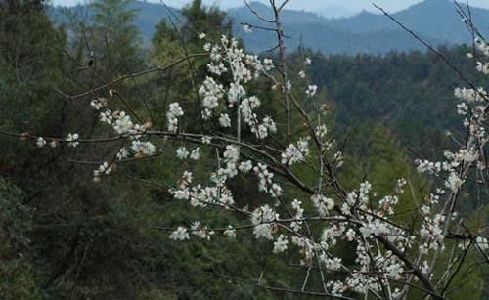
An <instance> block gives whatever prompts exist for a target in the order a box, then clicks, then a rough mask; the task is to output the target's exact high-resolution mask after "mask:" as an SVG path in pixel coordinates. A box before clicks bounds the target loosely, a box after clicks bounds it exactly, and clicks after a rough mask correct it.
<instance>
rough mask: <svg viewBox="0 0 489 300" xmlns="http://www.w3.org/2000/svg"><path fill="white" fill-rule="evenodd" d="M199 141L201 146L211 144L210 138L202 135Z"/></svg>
mask: <svg viewBox="0 0 489 300" xmlns="http://www.w3.org/2000/svg"><path fill="white" fill-rule="evenodd" d="M200 141H201V143H202V144H205V145H209V144H210V143H211V137H209V136H206V135H204V136H203V137H202V138H201V140H200Z"/></svg>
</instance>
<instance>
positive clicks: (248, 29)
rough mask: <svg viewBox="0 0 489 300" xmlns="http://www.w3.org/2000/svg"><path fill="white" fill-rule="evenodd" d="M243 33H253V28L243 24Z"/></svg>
mask: <svg viewBox="0 0 489 300" xmlns="http://www.w3.org/2000/svg"><path fill="white" fill-rule="evenodd" d="M243 32H244V33H252V32H253V28H252V27H251V26H250V25H248V24H244V25H243Z"/></svg>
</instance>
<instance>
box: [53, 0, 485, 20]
mask: <svg viewBox="0 0 489 300" xmlns="http://www.w3.org/2000/svg"><path fill="white" fill-rule="evenodd" d="M52 1H54V4H55V5H64V6H71V5H75V4H78V3H87V2H88V0H52ZM148 1H151V2H159V0H148ZM161 1H163V2H164V3H165V4H167V5H169V6H173V7H177V8H180V7H182V6H184V5H185V4H188V3H189V2H191V0H161ZM247 1H248V2H251V1H256V0H247ZM259 1H262V2H265V3H266V2H268V1H267V0H259ZM277 1H283V0H277ZM421 1H423V0H290V3H289V4H288V5H287V7H288V8H289V9H297V10H306V11H312V12H316V13H318V14H322V15H325V16H328V17H346V16H350V15H354V14H356V13H359V12H361V11H362V10H367V11H371V12H376V10H375V8H373V6H372V2H375V3H376V4H378V5H380V6H381V7H382V8H384V9H386V10H387V11H389V12H396V11H400V10H403V9H406V8H408V7H409V6H411V5H414V4H416V3H419V2H421ZM465 1H466V0H460V2H462V3H465ZM468 1H469V4H470V5H471V6H475V7H482V8H487V9H489V0H468ZM203 2H204V3H205V4H206V5H212V4H216V5H218V6H219V7H221V8H222V9H229V8H233V7H239V6H243V0H203Z"/></svg>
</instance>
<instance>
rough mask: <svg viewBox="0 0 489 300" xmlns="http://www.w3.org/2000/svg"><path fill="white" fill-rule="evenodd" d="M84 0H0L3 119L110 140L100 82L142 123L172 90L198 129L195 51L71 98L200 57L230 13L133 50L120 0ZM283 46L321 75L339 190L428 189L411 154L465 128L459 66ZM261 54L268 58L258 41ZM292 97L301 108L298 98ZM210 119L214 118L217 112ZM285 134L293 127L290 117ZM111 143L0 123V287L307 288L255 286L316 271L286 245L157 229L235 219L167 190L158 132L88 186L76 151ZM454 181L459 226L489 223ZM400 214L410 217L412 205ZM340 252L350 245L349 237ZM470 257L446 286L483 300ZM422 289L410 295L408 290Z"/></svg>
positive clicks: (166, 292) (432, 153)
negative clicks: (367, 186) (83, 16)
mask: <svg viewBox="0 0 489 300" xmlns="http://www.w3.org/2000/svg"><path fill="white" fill-rule="evenodd" d="M91 5H92V10H93V12H94V14H93V16H91V18H90V19H89V21H88V22H87V21H86V20H80V19H79V18H78V16H76V15H67V16H66V18H65V20H66V21H65V22H64V23H63V24H62V25H55V24H54V23H53V22H52V21H51V20H50V18H49V17H48V15H47V13H46V9H45V8H44V7H43V6H42V5H41V4H36V3H32V2H29V1H13V2H7V3H4V2H0V70H2V72H1V73H0V115H1V118H0V130H1V131H2V132H4V133H5V132H19V133H23V132H26V133H35V134H38V135H42V136H65V135H66V134H67V133H69V132H77V133H79V134H80V135H82V136H85V137H91V136H107V137H108V136H109V131H108V130H107V129H106V128H104V127H103V126H100V125H99V124H98V122H97V119H98V114H97V113H95V112H94V111H93V110H91V109H90V107H89V105H88V104H89V102H90V101H91V100H92V99H93V98H96V97H109V94H110V97H111V99H112V100H111V101H114V102H116V103H118V105H120V106H121V107H124V106H126V105H127V106H128V107H131V108H132V109H133V111H132V113H133V115H134V116H136V118H137V117H138V116H141V117H140V118H141V119H142V120H139V121H140V122H142V123H144V122H152V123H154V124H155V125H156V126H160V125H161V126H162V127H164V126H165V125H164V124H165V122H166V121H165V115H166V110H167V107H168V104H169V103H171V102H173V101H175V99H178V101H180V103H182V106H183V107H184V109H185V111H186V112H188V114H189V115H190V117H189V118H188V119H187V121H186V122H187V124H188V125H189V126H199V124H197V123H198V122H193V120H195V118H194V119H193V118H192V116H194V117H195V116H197V115H198V114H199V111H198V108H196V107H195V105H194V104H193V103H194V100H195V99H196V98H197V97H198V92H197V93H196V91H195V89H194V88H193V86H194V85H195V82H200V81H202V80H203V79H204V78H205V65H206V61H205V59H204V58H200V57H196V58H194V59H192V60H188V61H186V62H185V63H183V64H179V65H175V66H174V67H170V68H163V67H162V68H161V70H159V71H158V72H153V73H149V74H148V75H146V76H137V77H136V76H134V77H132V78H130V79H129V80H125V81H123V82H121V83H118V84H117V85H114V86H113V87H111V88H107V89H100V90H96V91H94V92H91V93H90V94H89V95H87V96H85V97H78V98H72V97H71V96H73V95H79V94H82V93H84V92H85V91H87V90H91V89H93V88H95V87H98V86H101V85H103V84H105V83H107V82H110V81H111V80H114V79H116V78H119V77H121V76H123V75H126V74H136V73H138V72H141V71H144V70H147V69H148V68H152V67H155V66H168V65H171V64H172V63H173V62H174V61H175V60H177V59H178V58H181V57H185V56H188V55H189V54H194V53H200V52H201V48H202V42H201V40H200V39H199V34H200V32H201V31H202V28H205V32H206V34H207V37H208V38H210V39H219V37H220V36H221V35H222V34H231V33H232V32H233V29H232V26H231V23H230V22H229V18H228V17H227V16H226V14H225V13H224V12H221V11H219V10H218V9H216V8H207V7H202V6H201V4H200V1H194V3H193V4H192V5H190V6H188V7H186V8H185V9H184V10H183V11H182V12H181V14H182V15H183V16H184V18H185V22H184V24H183V25H179V26H175V25H174V24H172V23H171V22H170V21H168V18H165V21H162V22H161V23H160V24H158V26H157V29H156V32H155V34H154V36H153V38H152V41H151V46H150V47H144V46H143V45H144V43H143V42H142V37H141V35H140V33H139V32H138V30H137V27H136V26H135V25H134V20H135V16H136V14H137V11H135V10H131V9H130V8H129V7H131V6H130V5H131V2H130V0H97V1H94V2H93V4H91ZM170 20H171V18H170ZM244 47H245V48H246V44H244ZM289 50H293V52H291V53H290V55H289V56H288V57H287V60H288V61H289V62H290V64H291V65H292V66H297V65H298V64H299V62H300V61H302V60H303V59H304V57H306V56H307V57H310V58H311V60H312V61H313V62H314V64H312V65H311V67H310V73H311V80H312V81H313V82H315V83H316V84H317V85H318V86H319V91H320V99H321V101H322V104H324V105H325V109H327V110H329V111H330V116H331V118H330V120H328V123H329V124H330V125H329V126H330V127H331V128H332V130H333V131H334V135H335V136H337V142H338V144H339V146H340V147H341V149H342V150H343V151H344V153H345V162H348V164H347V163H345V165H348V167H345V169H344V170H343V171H342V173H341V174H340V176H341V177H342V178H343V180H344V181H346V182H347V184H348V186H350V187H352V188H353V187H354V186H357V185H358V184H359V183H361V182H362V181H363V180H365V178H368V180H369V181H370V182H372V184H373V185H374V186H375V187H376V189H377V191H379V192H384V191H385V192H386V193H387V192H389V190H390V189H391V186H390V183H389V181H388V180H387V179H388V178H392V177H395V176H402V177H405V178H408V179H409V180H410V183H411V186H410V193H412V194H413V195H418V196H419V197H422V196H423V195H424V194H426V193H427V190H428V189H429V187H430V186H431V185H432V181H431V180H430V179H428V178H426V177H424V176H422V175H420V174H418V172H417V171H416V167H415V165H414V163H413V162H414V160H415V159H416V158H419V157H428V158H431V159H435V158H436V157H438V156H440V154H441V152H440V149H450V148H451V147H453V145H452V139H453V138H457V139H458V138H459V137H461V136H463V128H462V126H461V125H460V128H457V127H456V126H455V127H454V125H453V124H461V122H460V116H458V115H457V114H456V111H455V110H454V107H455V105H456V103H457V102H456V99H455V98H454V97H453V90H454V88H455V87H457V86H459V85H460V81H461V80H460V77H459V76H458V74H457V73H456V72H454V71H453V69H452V68H451V67H450V66H449V65H447V64H446V63H445V62H444V61H443V60H441V59H440V57H439V55H437V54H434V53H427V52H409V53H396V52H392V53H388V54H386V55H383V56H373V55H356V56H347V55H324V54H321V53H318V52H314V51H311V50H308V49H303V48H298V49H289ZM439 52H440V53H441V54H442V55H443V56H444V57H446V58H447V59H448V60H449V61H450V62H451V63H452V64H453V65H454V66H456V67H457V68H460V70H461V71H462V72H463V73H464V74H467V76H468V77H470V78H471V79H472V80H474V81H475V82H478V83H481V84H482V83H484V80H485V79H484V78H483V77H482V76H481V75H480V73H477V72H476V71H475V70H473V66H471V65H470V64H468V63H467V58H466V53H467V47H466V46H456V47H452V48H440V49H439ZM263 56H264V57H270V58H272V59H274V56H273V54H270V53H268V52H264V53H263ZM298 71H299V69H292V70H290V74H291V75H290V76H291V77H294V80H296V81H297V82H298V84H297V87H296V86H294V88H297V89H299V90H302V89H303V86H301V84H303V85H305V84H306V83H305V82H303V79H301V78H299V77H298V76H297V75H296V74H297V72H298ZM254 89H255V91H256V93H257V94H258V95H260V97H261V98H262V99H268V100H269V101H267V102H266V103H264V107H265V110H266V111H268V112H270V113H275V114H280V111H281V104H280V103H281V102H280V101H278V100H276V99H277V96H276V95H275V94H274V93H273V90H271V89H270V88H269V82H265V81H263V82H257V83H256V84H255V87H254ZM274 99H275V100H276V101H274ZM303 104H304V106H305V107H306V108H309V109H310V111H312V110H313V107H311V105H310V104H309V103H303ZM210 130H214V131H218V130H220V129H219V127H218V126H217V124H214V127H212V128H211V129H210ZM293 131H294V132H302V131H304V128H303V126H302V124H301V123H300V122H297V123H296V124H295V126H294V128H293ZM448 131H450V132H448ZM116 143H118V141H115V142H113V143H109V144H90V145H88V146H84V147H82V148H76V149H71V148H69V147H65V146H60V147H57V148H54V149H39V148H38V147H36V145H35V144H32V143H29V142H28V141H26V140H25V139H23V138H22V137H20V138H19V137H13V136H10V135H7V134H3V135H0V144H1V145H2V146H1V147H0V176H1V177H0V240H1V242H0V298H2V299H296V298H301V299H302V298H303V299H309V298H313V295H307V294H291V293H287V292H285V291H283V290H280V289H267V288H263V286H273V287H279V288H284V289H286V288H292V289H298V290H300V288H301V285H302V282H303V281H304V276H305V273H306V272H309V271H310V272H311V273H313V274H314V273H316V272H318V271H317V270H315V269H312V270H305V269H304V268H303V267H301V266H300V265H298V263H297V261H298V258H297V254H294V253H290V254H287V255H285V256H277V255H275V254H272V252H271V248H272V247H273V245H271V244H270V243H268V242H267V241H262V240H259V239H253V238H250V237H251V236H252V233H251V232H248V233H246V232H245V233H243V234H241V235H239V236H238V237H237V240H236V241H231V242H230V241H228V240H224V239H216V240H213V241H212V242H207V241H206V240H190V241H186V242H183V243H180V242H175V241H173V240H170V239H168V235H169V233H170V231H169V229H171V228H174V227H175V226H177V225H178V224H180V223H181V222H185V221H186V220H187V218H188V217H189V215H190V216H195V217H200V216H201V215H202V214H206V218H207V219H208V220H209V219H210V220H214V222H215V223H216V224H223V223H226V222H227V221H228V220H227V219H228V218H234V217H232V216H229V215H222V214H220V213H219V212H212V211H209V212H203V211H202V210H198V209H194V208H189V207H188V205H186V204H185V203H182V202H181V201H177V200H175V199H173V197H172V196H171V195H170V193H169V192H168V190H169V189H170V188H171V187H172V186H173V185H174V184H175V182H177V181H178V179H179V177H178V176H179V174H178V170H179V169H181V168H182V164H186V162H182V161H178V160H176V159H175V158H174V153H175V150H176V149H177V147H178V144H176V143H175V144H168V143H165V142H164V141H161V145H162V147H163V148H164V149H165V151H164V152H163V153H162V154H161V155H160V156H159V157H158V158H157V159H148V160H143V161H139V162H138V163H137V164H136V163H131V162H128V163H127V164H124V165H120V166H118V168H117V170H116V171H114V174H112V175H111V176H109V177H107V178H104V179H103V180H102V182H99V183H95V182H94V181H93V180H92V169H93V166H91V165H88V164H86V163H84V162H88V161H92V160H100V158H101V157H102V158H106V159H110V157H111V155H113V153H112V152H111V151H110V150H111V149H112V147H114V146H115V144H116ZM166 150H167V151H166ZM212 155H213V154H212V153H203V158H202V161H201V164H199V165H198V166H196V167H193V172H194V174H195V176H196V177H197V178H198V177H205V176H207V175H206V173H205V167H206V165H207V164H210V157H211V156H212ZM206 160H209V161H206ZM301 172H303V173H304V174H302V175H303V176H305V177H307V176H310V177H312V176H314V175H313V174H307V170H302V171H301ZM233 184H234V185H235V186H236V187H239V191H241V192H238V193H237V194H236V193H235V198H236V201H237V203H239V204H240V205H241V206H245V205H249V206H253V205H254V202H256V201H259V200H258V199H259V197H260V196H259V194H258V192H255V191H254V190H253V189H251V188H250V186H251V185H252V184H254V183H253V182H251V183H250V182H249V181H245V180H241V179H236V180H235V181H234V182H233ZM464 193H465V194H463V195H462V196H461V197H462V198H463V199H464V201H463V205H462V212H463V214H464V215H465V216H467V219H469V220H470V221H469V226H474V227H476V226H479V227H480V226H485V225H487V220H488V213H489V211H488V206H487V205H488V204H489V203H488V202H487V197H484V193H483V192H482V191H480V190H479V189H478V187H477V186H476V185H474V186H471V188H469V189H467V191H466V192H464ZM476 194H477V195H478V196H474V195H476ZM403 199H404V198H403ZM399 206H400V207H399V211H409V210H412V209H413V207H415V204H414V203H413V201H412V200H411V198H410V197H407V196H406V198H405V199H404V200H403V201H401V202H400V204H399ZM396 218H399V219H403V218H406V220H408V222H412V223H413V224H416V222H418V220H417V219H416V217H415V216H413V215H412V214H405V215H404V214H402V213H401V214H399V216H396ZM223 219H224V220H223ZM411 219H412V220H411ZM229 221H233V222H236V223H239V222H240V220H239V219H233V220H229ZM413 226H415V225H413ZM338 251H342V252H344V253H349V251H351V250H350V249H349V247H348V245H346V244H345V245H344V246H341V245H340V249H339V250H338ZM467 261H468V262H469V263H467V264H466V266H464V268H463V270H462V271H461V272H460V273H459V275H457V276H456V277H455V278H454V279H453V280H454V282H455V283H454V284H453V286H454V288H453V289H452V290H450V291H449V296H450V297H449V298H450V299H468V298H467V295H471V296H470V299H487V298H489V286H488V285H489V281H488V280H487V278H489V274H488V273H487V271H488V270H487V269H486V270H485V271H484V270H483V269H476V268H473V266H474V265H476V264H477V263H478V261H477V258H475V257H472V256H470V255H469V257H467ZM347 263H348V262H347ZM338 276H342V275H341V274H340V275H338ZM314 278H316V277H314V276H311V280H310V281H309V282H308V287H310V288H311V289H313V288H314V287H318V286H319V285H320V283H319V281H318V280H316V279H314ZM258 279H259V283H260V286H258V285H256V283H257V280H258ZM419 297H421V296H420V295H419V294H416V292H413V293H412V295H410V298H412V299H420V298H419Z"/></svg>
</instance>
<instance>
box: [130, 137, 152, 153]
mask: <svg viewBox="0 0 489 300" xmlns="http://www.w3.org/2000/svg"><path fill="white" fill-rule="evenodd" d="M131 149H132V151H134V152H136V156H151V155H153V154H155V152H156V146H155V145H153V144H152V143H151V142H141V141H133V142H132V145H131Z"/></svg>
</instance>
